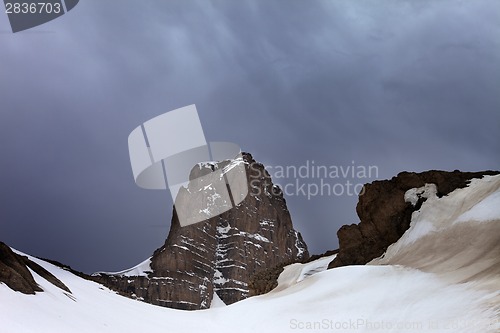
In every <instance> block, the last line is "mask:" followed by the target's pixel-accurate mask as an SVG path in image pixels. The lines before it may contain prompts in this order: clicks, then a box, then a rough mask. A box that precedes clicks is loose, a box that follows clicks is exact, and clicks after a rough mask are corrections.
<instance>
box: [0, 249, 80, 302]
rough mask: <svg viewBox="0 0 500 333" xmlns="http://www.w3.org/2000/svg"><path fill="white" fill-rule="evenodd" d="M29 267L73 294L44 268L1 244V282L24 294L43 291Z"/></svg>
mask: <svg viewBox="0 0 500 333" xmlns="http://www.w3.org/2000/svg"><path fill="white" fill-rule="evenodd" d="M28 267H29V268H30V269H31V270H33V271H34V272H35V273H36V274H38V275H40V276H41V277H43V278H44V279H46V280H47V281H49V282H50V283H52V284H53V285H55V286H56V287H58V288H61V289H62V290H64V291H67V292H69V293H71V291H70V290H69V289H68V287H66V285H65V284H64V283H62V282H61V281H60V280H59V279H57V278H56V277H55V276H54V275H52V274H51V273H49V272H48V271H47V270H46V269H44V268H43V267H42V266H40V265H38V264H36V263H34V262H33V261H31V260H29V259H28V258H27V257H25V256H20V255H18V254H17V253H14V252H13V251H12V250H11V249H10V247H8V246H7V245H6V244H4V243H2V242H0V282H3V283H5V284H6V285H7V286H8V287H9V288H10V289H12V290H15V291H19V292H21V293H23V294H31V295H33V294H35V292H41V291H43V289H42V288H40V286H38V284H37V283H36V282H35V279H33V275H31V272H30V271H29V270H28Z"/></svg>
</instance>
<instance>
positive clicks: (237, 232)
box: [94, 153, 309, 310]
mask: <svg viewBox="0 0 500 333" xmlns="http://www.w3.org/2000/svg"><path fill="white" fill-rule="evenodd" d="M236 164H239V165H241V164H243V165H244V166H245V171H246V179H247V184H246V186H248V195H247V196H246V197H245V199H244V200H243V201H242V202H241V203H240V204H238V205H237V206H235V207H233V208H232V209H230V210H228V211H226V212H224V213H222V214H220V215H218V216H215V217H211V218H209V219H207V220H205V221H203V222H199V223H196V224H192V225H188V226H185V227H181V225H180V223H179V218H178V216H177V212H176V210H175V208H174V211H173V217H172V223H171V227H170V232H169V234H168V237H167V239H166V241H165V244H164V245H163V246H162V247H160V248H159V249H157V250H156V251H155V252H154V254H153V256H152V257H151V258H150V259H148V260H146V261H145V262H143V263H141V264H140V265H138V266H136V267H134V268H132V269H130V270H126V271H122V272H118V273H97V274H95V276H94V279H95V280H97V281H98V282H101V283H103V284H105V285H106V286H108V287H109V288H111V289H114V290H116V291H118V292H120V293H121V294H124V295H126V296H129V297H133V298H136V299H139V300H143V301H145V302H148V303H151V304H156V305H161V306H166V307H171V308H177V309H186V310H197V309H206V308H209V307H210V305H211V302H212V300H213V299H214V296H215V294H217V296H218V298H220V299H221V300H222V301H223V302H224V303H226V304H231V303H234V302H237V301H239V300H242V299H245V298H246V297H248V296H249V288H248V283H249V281H250V278H251V277H252V276H253V274H255V273H258V272H260V271H263V270H266V269H269V268H271V267H274V266H277V265H280V264H282V263H284V262H291V261H300V260H304V259H307V258H308V256H309V253H308V250H307V246H306V244H305V242H304V241H303V240H302V237H301V235H300V233H299V232H297V231H296V230H295V229H294V228H293V225H292V221H291V218H290V213H289V211H288V209H287V206H286V201H285V199H284V198H283V195H282V193H281V191H280V190H279V188H278V187H277V186H275V185H273V184H272V181H271V178H270V175H269V173H268V172H267V171H266V170H265V169H264V166H263V165H262V164H260V163H258V162H256V161H255V160H254V159H253V157H252V155H250V154H248V153H242V154H241V155H240V156H239V157H237V158H236V159H233V160H227V161H222V162H219V163H205V164H198V165H196V166H195V167H194V168H193V170H191V175H192V176H193V177H198V176H199V175H203V174H206V173H209V172H211V171H213V170H216V169H222V168H226V169H228V170H229V169H231V165H236ZM181 195H182V196H187V197H185V198H183V200H189V196H190V195H191V194H190V192H189V191H180V192H179V195H178V196H181ZM193 196H194V194H193ZM196 197H199V193H196Z"/></svg>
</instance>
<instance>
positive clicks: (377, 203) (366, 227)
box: [328, 170, 499, 268]
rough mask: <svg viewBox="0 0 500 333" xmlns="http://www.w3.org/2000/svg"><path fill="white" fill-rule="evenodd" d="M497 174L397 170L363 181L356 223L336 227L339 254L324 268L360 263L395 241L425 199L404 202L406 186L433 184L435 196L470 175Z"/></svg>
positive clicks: (465, 180) (464, 182)
mask: <svg viewBox="0 0 500 333" xmlns="http://www.w3.org/2000/svg"><path fill="white" fill-rule="evenodd" d="M498 173H499V172H495V171H483V172H460V171H458V170H457V171H453V172H447V171H435V170H432V171H426V172H422V173H415V172H401V173H400V174H398V175H397V176H396V177H393V178H392V179H390V180H382V181H374V182H373V183H370V184H366V185H365V187H364V193H363V194H362V195H360V196H359V201H358V204H357V206H356V212H357V214H358V216H359V219H360V223H359V224H351V225H344V226H342V227H341V228H340V229H339V231H338V232H337V236H338V238H339V253H338V255H337V257H336V258H335V259H334V260H333V261H332V262H331V263H330V265H329V267H328V268H334V267H340V266H346V265H364V264H366V263H367V262H369V261H371V260H372V259H375V258H377V257H379V256H381V255H382V254H383V253H384V252H385V250H386V249H387V247H389V245H391V244H393V243H395V242H396V241H397V240H398V239H399V238H400V237H401V236H402V235H403V234H404V232H405V231H406V230H408V228H409V227H410V220H411V215H412V213H413V212H414V211H415V210H418V209H419V208H420V206H421V205H422V203H423V201H424V200H425V199H424V198H421V199H419V201H418V202H417V204H416V205H415V206H413V205H412V204H411V203H408V202H405V201H404V194H405V192H406V191H408V190H409V189H411V188H419V187H422V186H424V185H425V184H426V183H432V184H436V186H437V191H438V193H437V194H438V196H443V195H446V194H448V193H450V192H452V191H453V190H455V189H457V188H463V187H465V186H466V185H467V184H468V181H469V180H470V179H472V178H482V176H483V175H494V174H498Z"/></svg>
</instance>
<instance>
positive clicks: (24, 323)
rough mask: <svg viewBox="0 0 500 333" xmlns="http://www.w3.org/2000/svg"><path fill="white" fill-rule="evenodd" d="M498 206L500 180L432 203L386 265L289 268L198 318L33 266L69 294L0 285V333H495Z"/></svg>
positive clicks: (392, 251)
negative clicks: (263, 290) (261, 288)
mask: <svg viewBox="0 0 500 333" xmlns="http://www.w3.org/2000/svg"><path fill="white" fill-rule="evenodd" d="M499 200H500V176H494V177H485V178H483V179H481V180H474V181H473V182H472V183H471V185H470V186H469V187H468V188H465V189H459V190H456V191H454V192H452V193H450V194H449V195H448V196H446V197H443V198H436V197H435V196H432V195H429V198H428V199H427V201H426V202H425V203H424V204H423V205H422V207H421V209H420V210H419V211H418V212H415V213H414V215H413V217H412V225H411V227H410V229H409V230H408V231H407V232H406V233H405V235H404V236H403V237H402V238H401V239H400V240H399V241H398V242H397V243H395V244H393V245H392V246H391V247H389V249H388V250H387V252H386V254H385V255H384V256H383V258H378V259H376V260H373V261H372V262H371V263H370V264H369V265H366V266H348V267H340V268H336V269H331V270H325V269H326V267H327V265H328V262H329V261H330V260H332V259H333V257H329V258H322V259H319V260H317V261H315V262H313V263H309V264H304V265H302V264H294V265H290V266H288V267H286V268H285V270H284V272H283V273H282V274H281V275H280V278H279V280H278V281H279V285H278V287H277V288H276V289H275V290H273V291H272V292H270V293H268V294H266V295H262V296H257V297H251V298H249V299H246V300H244V301H241V302H238V303H235V304H232V305H229V306H225V305H224V304H223V303H222V302H219V301H216V304H214V307H212V308H211V309H208V310H202V311H191V312H189V311H180V310H173V309H167V308H161V307H157V306H153V305H149V304H146V303H143V302H140V301H135V300H131V299H128V298H125V297H122V296H119V295H117V294H115V293H114V292H112V291H110V290H108V289H107V288H105V287H103V286H101V285H99V284H97V283H93V282H90V281H86V280H83V279H81V278H79V277H77V276H75V275H73V274H72V273H70V272H68V271H65V270H63V269H61V268H58V267H56V266H53V265H52V264H49V263H47V262H44V261H42V260H39V259H36V258H33V257H29V258H30V259H31V260H33V261H35V262H36V263H38V264H40V265H41V266H43V267H44V268H46V269H47V270H48V271H50V272H51V273H52V274H54V275H55V276H56V277H57V278H59V279H60V280H61V281H63V282H64V283H65V284H66V285H67V286H68V287H69V288H70V290H71V291H72V294H68V293H66V292H64V291H63V290H61V289H59V288H57V287H55V286H54V285H52V284H50V283H49V282H47V281H45V280H44V279H43V278H41V277H40V276H38V275H37V274H36V273H34V272H32V274H33V276H34V277H35V279H36V281H37V283H39V284H40V286H41V287H42V288H43V289H44V292H41V293H37V295H23V294H21V293H18V292H14V291H12V290H11V289H9V288H8V287H7V286H6V285H4V284H0V332H1V333H24V332H36V333H45V332H50V333H67V332H75V333H79V332H85V333H87V332H92V333H94V332H96V333H99V332H116V333H118V332H120V333H125V332H148V333H155V332H161V333H167V332H173V333H182V332H200V331H202V332H207V333H209V332H217V333H221V332H270V333H271V332H273V333H274V332H449V333H462V332H463V333H466V332H467V333H475V332H477V333H489V332H491V333H493V332H499V331H500V325H499V303H500V302H499V291H498V290H499V279H500V275H499V257H500V256H499V253H500V252H499V248H498V246H499V245H498V244H499V243H500V242H499V237H500V233H499V222H500V203H499ZM420 223H422V224H423V225H424V227H423V228H420V227H419V226H418V225H419V224H420Z"/></svg>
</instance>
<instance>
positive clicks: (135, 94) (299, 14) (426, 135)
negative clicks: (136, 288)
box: [0, 0, 500, 272]
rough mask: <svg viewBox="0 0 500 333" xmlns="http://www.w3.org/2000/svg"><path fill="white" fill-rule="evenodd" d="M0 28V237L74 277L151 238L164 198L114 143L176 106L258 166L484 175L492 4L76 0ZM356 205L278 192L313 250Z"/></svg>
mask: <svg viewBox="0 0 500 333" xmlns="http://www.w3.org/2000/svg"><path fill="white" fill-rule="evenodd" d="M9 29H10V27H9V25H8V20H7V16H6V15H0V97H1V102H0V153H1V155H0V156H1V157H0V200H1V201H0V240H2V241H4V242H6V243H7V244H9V245H11V246H13V247H15V248H17V249H19V250H22V251H25V252H28V253H30V254H34V255H38V256H42V257H48V258H52V259H56V260H59V261H61V262H64V263H66V264H70V265H72V266H73V267H74V268H76V269H80V270H83V271H85V272H93V271H97V270H108V271H112V270H120V269H123V268H127V267H130V266H132V265H135V264H136V263H138V262H140V261H141V260H143V259H144V258H146V257H148V256H149V255H151V253H152V251H153V250H154V249H156V248H157V247H159V246H160V245H161V244H162V243H163V241H164V240H165V237H166V235H167V233H168V229H169V224H170V218H171V210H172V200H171V198H170V197H169V193H168V192H166V191H147V190H142V189H140V188H138V187H137V186H136V185H135V183H134V180H133V177H132V172H131V169H130V162H129V156H128V148H127V137H128V135H129V133H130V132H131V131H132V130H133V129H134V128H135V127H137V126H138V125H140V124H141V123H143V122H144V121H146V120H148V119H150V118H153V117H155V116H157V115H159V114H162V113H164V112H167V111H169V110H173V109H176V108H179V107H182V106H185V105H189V104H196V106H197V108H198V112H199V114H200V118H201V122H202V124H203V127H204V131H205V136H206V138H207V140H208V141H230V142H235V143H238V144H239V145H240V146H241V147H242V149H243V150H244V151H247V152H250V153H252V154H253V156H254V158H255V159H256V160H258V161H260V162H262V163H264V164H265V165H269V166H297V167H299V166H301V165H304V164H306V163H307V162H308V161H309V163H311V162H312V161H314V163H315V164H316V165H324V166H338V167H340V166H343V167H347V166H353V165H356V166H376V167H377V169H378V173H377V175H376V177H374V176H372V177H371V178H370V177H368V178H364V179H351V178H352V177H351V178H349V177H348V179H349V180H352V181H362V182H370V181H373V180H375V179H376V178H381V179H386V178H390V177H392V176H394V175H396V174H397V173H398V172H400V171H403V170H407V171H423V170H428V169H443V170H454V169H460V170H466V171H478V170H484V169H497V170H498V169H499V167H500V154H499V152H500V94H499V88H500V80H499V78H500V42H499V41H498V36H500V4H499V3H498V1H494V0H491V1H486V0H485V1H458V0H438V1H390V0H384V1H376V2H375V1H361V0H360V1H347V0H346V1H333V0H326V1H317V0H311V1H300V0H274V1H268V0H266V1H240V0H239V1H233V0H219V1H206V0H204V1H191V0H188V1H152V0H151V1H97V0H85V1H83V0H82V1H80V3H79V4H78V6H77V7H75V8H74V9H73V10H72V11H71V12H69V13H68V14H66V15H64V16H62V17H60V18H58V19H56V20H54V21H51V22H49V23H47V24H45V25H42V26H40V27H37V28H35V29H32V30H28V31H25V32H21V33H16V34H12V33H11V32H10V30H9ZM290 181H295V179H292V178H288V179H279V181H278V180H277V182H280V183H282V184H281V185H282V186H283V185H286V184H287V182H290ZM303 181H304V182H306V183H314V182H317V181H318V179H309V180H308V179H304V180H303ZM330 181H331V182H332V183H336V182H341V181H345V179H335V180H332V179H330ZM290 188H291V187H290ZM356 202H357V197H356V196H354V195H346V194H343V195H340V196H338V195H316V196H313V197H310V198H309V199H308V198H307V197H306V196H304V195H302V194H301V193H299V194H298V195H290V196H288V197H287V203H288V206H289V209H290V211H291V213H292V220H293V221H294V224H295V227H296V228H297V229H298V230H299V231H301V232H302V234H303V236H304V238H305V241H306V242H307V244H308V245H309V247H310V251H311V252H313V253H319V252H324V251H325V250H328V249H333V248H336V247H337V246H338V243H337V237H336V231H337V230H338V228H339V227H340V226H341V225H343V224H350V223H357V222H358V219H357V216H356V213H355V205H356Z"/></svg>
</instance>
